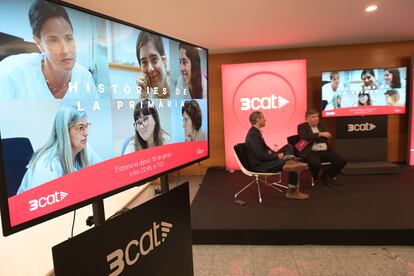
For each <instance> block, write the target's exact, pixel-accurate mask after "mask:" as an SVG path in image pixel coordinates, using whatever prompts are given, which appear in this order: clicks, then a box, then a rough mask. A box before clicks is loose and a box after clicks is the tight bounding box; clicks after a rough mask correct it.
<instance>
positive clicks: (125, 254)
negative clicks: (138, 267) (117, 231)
mask: <svg viewBox="0 0 414 276" xmlns="http://www.w3.org/2000/svg"><path fill="white" fill-rule="evenodd" d="M160 226H161V229H160ZM172 227H173V225H172V223H169V222H165V221H162V222H161V225H160V224H158V223H157V222H153V223H152V226H151V227H150V229H149V230H148V231H146V232H144V233H142V234H141V235H137V238H136V239H132V240H131V241H129V242H128V244H127V245H126V246H125V249H123V248H119V249H117V250H115V251H113V252H112V253H110V254H108V255H107V256H106V261H107V263H109V269H110V271H111V273H110V274H109V276H117V275H120V274H121V273H122V272H123V271H124V268H125V264H126V265H128V266H132V265H134V264H136V262H137V261H138V259H139V258H140V257H141V258H142V257H143V256H146V255H148V254H150V253H151V252H152V251H153V250H156V249H157V247H158V246H160V245H161V244H162V243H163V242H165V241H166V239H167V237H168V234H169V233H170V231H171V229H172ZM160 232H161V240H159V234H160Z"/></svg>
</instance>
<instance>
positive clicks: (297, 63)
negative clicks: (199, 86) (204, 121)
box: [222, 60, 307, 170]
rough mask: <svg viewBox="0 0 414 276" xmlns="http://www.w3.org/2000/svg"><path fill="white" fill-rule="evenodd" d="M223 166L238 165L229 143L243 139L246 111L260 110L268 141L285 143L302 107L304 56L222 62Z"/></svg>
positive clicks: (246, 127) (304, 96)
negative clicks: (240, 62) (265, 60)
mask: <svg viewBox="0 0 414 276" xmlns="http://www.w3.org/2000/svg"><path fill="white" fill-rule="evenodd" d="M222 89H223V113H224V134H225V153H226V168H227V169H228V170H235V169H238V165H237V162H236V160H235V159H234V156H233V151H232V149H233V146H234V145H235V144H237V143H240V142H244V140H245V137H246V134H247V132H248V130H249V128H250V127H251V125H250V122H249V115H250V114H251V113H252V112H254V111H261V112H262V113H263V114H264V116H265V118H266V127H265V128H264V129H263V134H264V137H265V139H266V140H267V143H268V144H269V145H274V144H278V145H279V146H283V145H284V144H286V137H287V136H290V135H293V134H296V128H297V125H298V124H300V123H302V122H303V121H304V114H305V111H306V103H307V93H306V60H289V61H271V62H260V63H243V64H224V65H222Z"/></svg>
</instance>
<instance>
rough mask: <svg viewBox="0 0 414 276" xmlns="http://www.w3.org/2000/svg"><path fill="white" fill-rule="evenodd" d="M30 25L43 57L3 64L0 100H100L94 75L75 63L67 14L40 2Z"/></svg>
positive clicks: (34, 6) (14, 59) (24, 57)
mask: <svg viewBox="0 0 414 276" xmlns="http://www.w3.org/2000/svg"><path fill="white" fill-rule="evenodd" d="M29 21H30V25H31V27H32V31H33V39H34V41H35V43H36V45H37V47H38V48H39V50H40V51H41V53H30V54H18V55H12V56H9V57H7V58H5V59H4V60H2V61H1V62H0V72H1V74H0V87H1V91H0V99H63V98H65V99H82V98H89V99H91V98H92V99H97V98H98V94H97V91H96V87H95V84H94V82H93V79H92V75H91V73H90V72H89V71H88V70H87V69H86V68H84V67H83V66H82V65H80V64H78V63H76V43H75V39H74V37H73V27H72V23H71V22H70V19H69V16H68V14H67V12H66V10H65V9H64V8H63V7H62V6H60V5H57V4H54V3H50V2H46V1H42V0H37V1H35V2H34V3H33V4H32V6H31V8H30V10H29Z"/></svg>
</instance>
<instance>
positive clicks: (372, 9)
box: [365, 5, 378, 12]
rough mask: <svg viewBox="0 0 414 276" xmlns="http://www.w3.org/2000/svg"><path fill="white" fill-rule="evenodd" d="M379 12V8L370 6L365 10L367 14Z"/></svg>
mask: <svg viewBox="0 0 414 276" xmlns="http://www.w3.org/2000/svg"><path fill="white" fill-rule="evenodd" d="M376 10H378V6H377V5H369V6H368V7H366V8H365V11H366V12H373V11H376Z"/></svg>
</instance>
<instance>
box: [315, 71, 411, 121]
mask: <svg viewBox="0 0 414 276" xmlns="http://www.w3.org/2000/svg"><path fill="white" fill-rule="evenodd" d="M406 95H407V68H406V67H399V68H383V69H365V70H351V71H331V72H323V73H322V97H321V99H322V110H323V111H322V116H323V117H338V116H366V115H383V114H403V113H405V109H406V106H405V103H406Z"/></svg>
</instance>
